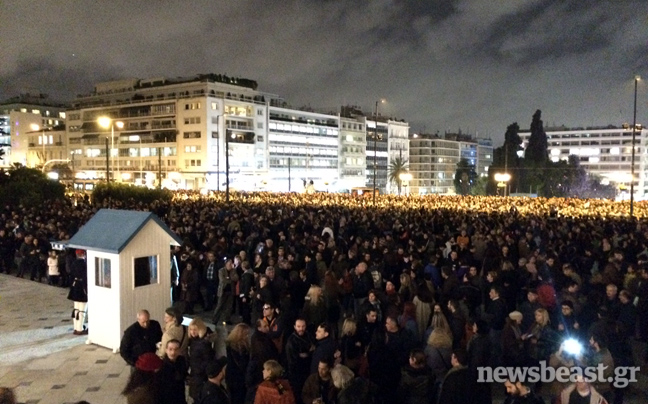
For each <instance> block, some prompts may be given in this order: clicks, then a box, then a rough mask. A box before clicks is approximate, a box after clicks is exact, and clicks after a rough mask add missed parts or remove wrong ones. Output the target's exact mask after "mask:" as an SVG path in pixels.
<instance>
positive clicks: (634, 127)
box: [630, 75, 641, 218]
mask: <svg viewBox="0 0 648 404" xmlns="http://www.w3.org/2000/svg"><path fill="white" fill-rule="evenodd" d="M639 80H641V77H640V76H638V75H637V76H635V78H634V112H633V114H632V157H631V158H630V177H631V178H630V218H633V217H634V168H635V137H636V133H637V84H638V83H639Z"/></svg>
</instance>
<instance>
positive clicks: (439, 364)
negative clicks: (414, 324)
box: [425, 326, 452, 391]
mask: <svg viewBox="0 0 648 404" xmlns="http://www.w3.org/2000/svg"><path fill="white" fill-rule="evenodd" d="M425 356H426V357H427V364H428V366H429V367H430V369H432V373H433V374H434V376H435V379H434V380H435V391H438V388H439V385H440V383H441V381H442V380H443V378H444V377H445V375H446V373H447V372H448V371H449V370H450V369H451V368H452V363H451V359H452V336H451V335H449V334H448V333H447V332H446V331H444V330H443V327H442V326H439V327H436V328H435V329H434V330H432V334H430V338H428V340H427V346H426V347H425Z"/></svg>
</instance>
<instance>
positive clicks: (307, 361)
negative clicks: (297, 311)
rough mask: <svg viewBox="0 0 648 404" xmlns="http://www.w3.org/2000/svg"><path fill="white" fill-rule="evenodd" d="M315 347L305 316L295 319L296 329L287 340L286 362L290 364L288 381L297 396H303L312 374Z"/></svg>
mask: <svg viewBox="0 0 648 404" xmlns="http://www.w3.org/2000/svg"><path fill="white" fill-rule="evenodd" d="M314 349H315V341H314V340H313V337H311V336H310V335H309V334H308V333H307V332H306V321H305V320H304V319H303V318H298V319H297V320H295V331H294V332H293V333H292V334H290V336H289V337H288V342H286V363H287V364H288V369H287V370H288V381H289V382H290V386H291V387H292V389H293V391H294V392H295V397H296V398H297V399H299V397H301V391H302V387H303V386H304V383H305V382H306V378H307V377H308V375H309V374H310V372H309V370H310V365H311V356H312V354H313V350H314Z"/></svg>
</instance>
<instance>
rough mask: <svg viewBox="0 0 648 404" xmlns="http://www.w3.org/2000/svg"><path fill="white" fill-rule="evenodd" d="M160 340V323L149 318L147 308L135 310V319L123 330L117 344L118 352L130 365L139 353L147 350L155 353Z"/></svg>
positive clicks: (132, 364) (133, 364) (133, 363)
mask: <svg viewBox="0 0 648 404" xmlns="http://www.w3.org/2000/svg"><path fill="white" fill-rule="evenodd" d="M161 340H162V327H160V323H158V322H157V321H155V320H151V315H150V314H149V312H148V310H140V311H138V312H137V321H136V322H135V323H133V324H132V325H131V326H130V327H128V328H127V329H126V330H125V331H124V336H123V337H122V339H121V343H120V344H119V354H120V355H121V357H122V358H124V360H125V361H126V363H128V364H129V365H131V366H135V362H136V361H137V358H139V357H140V355H142V354H145V353H147V352H152V353H155V352H156V351H157V347H156V345H157V343H158V342H160V341H161Z"/></svg>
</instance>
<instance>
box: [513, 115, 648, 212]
mask: <svg viewBox="0 0 648 404" xmlns="http://www.w3.org/2000/svg"><path fill="white" fill-rule="evenodd" d="M624 126H625V127H615V126H606V127H589V128H575V129H568V128H565V127H560V128H547V129H545V133H546V134H547V144H548V152H549V158H550V159H551V160H552V161H554V162H557V161H560V160H567V159H568V157H569V156H570V155H574V156H577V157H578V160H579V161H580V164H581V166H582V167H583V168H584V169H585V170H586V171H587V172H588V173H589V174H593V175H596V176H599V177H600V178H601V182H602V183H604V184H615V185H616V186H617V187H618V188H619V189H620V190H622V196H623V194H625V196H626V197H627V198H629V197H630V194H629V190H630V184H631V182H632V181H634V187H635V197H637V198H640V199H643V198H644V197H645V195H646V194H647V193H648V164H647V163H648V155H647V154H646V150H647V149H646V147H647V146H648V130H647V129H645V128H643V127H640V126H637V128H636V130H635V145H636V146H635V167H634V178H633V177H632V164H631V162H632V127H631V126H630V127H628V126H627V125H624ZM519 135H520V138H521V139H522V148H523V149H526V147H527V145H528V144H529V137H530V136H531V133H530V132H528V131H525V132H520V133H519ZM520 154H521V156H523V155H524V150H522V151H521V152H520Z"/></svg>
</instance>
